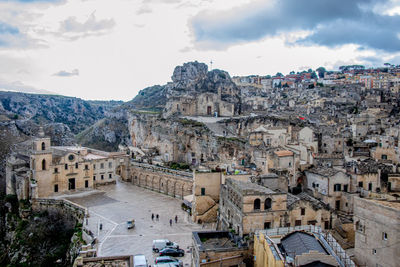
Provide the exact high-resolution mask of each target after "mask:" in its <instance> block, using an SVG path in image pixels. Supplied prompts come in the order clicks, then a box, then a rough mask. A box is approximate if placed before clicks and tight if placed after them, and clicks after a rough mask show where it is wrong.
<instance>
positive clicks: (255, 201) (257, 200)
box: [254, 198, 261, 210]
mask: <svg viewBox="0 0 400 267" xmlns="http://www.w3.org/2000/svg"><path fill="white" fill-rule="evenodd" d="M260 206H261V201H260V199H259V198H257V199H256V200H254V210H259V209H260Z"/></svg>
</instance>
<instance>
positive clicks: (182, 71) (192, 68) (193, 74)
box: [171, 61, 208, 88]
mask: <svg viewBox="0 0 400 267" xmlns="http://www.w3.org/2000/svg"><path fill="white" fill-rule="evenodd" d="M207 71H208V67H207V65H206V64H204V63H199V62H197V61H195V62H188V63H185V64H183V65H182V66H177V67H175V70H174V74H173V75H172V77H171V79H172V81H173V83H174V85H175V86H182V87H183V88H187V87H188V85H190V84H192V83H193V82H196V81H198V80H200V79H203V78H205V77H206V75H207Z"/></svg>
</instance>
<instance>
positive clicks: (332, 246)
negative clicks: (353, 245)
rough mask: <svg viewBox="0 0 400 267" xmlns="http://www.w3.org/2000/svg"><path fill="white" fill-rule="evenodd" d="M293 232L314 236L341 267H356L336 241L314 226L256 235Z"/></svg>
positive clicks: (269, 231) (277, 234) (275, 234)
mask: <svg viewBox="0 0 400 267" xmlns="http://www.w3.org/2000/svg"><path fill="white" fill-rule="evenodd" d="M295 231H305V232H310V233H313V234H315V235H316V236H317V237H318V239H319V241H320V242H321V243H322V245H323V246H324V247H325V249H326V250H327V251H328V252H329V253H330V254H331V255H332V256H333V257H334V258H335V259H336V260H337V262H338V263H339V265H340V266H341V267H356V265H355V264H354V262H353V261H352V260H351V258H350V256H349V255H347V253H346V251H345V250H344V249H343V248H342V247H341V246H340V244H339V243H338V242H337V241H336V239H335V238H334V237H333V236H332V235H331V234H330V233H329V232H327V231H323V230H322V229H321V227H319V226H314V225H301V226H295V227H281V228H274V229H267V230H260V231H257V234H260V233H264V234H265V235H266V236H269V237H273V236H284V235H287V234H290V233H292V232H295Z"/></svg>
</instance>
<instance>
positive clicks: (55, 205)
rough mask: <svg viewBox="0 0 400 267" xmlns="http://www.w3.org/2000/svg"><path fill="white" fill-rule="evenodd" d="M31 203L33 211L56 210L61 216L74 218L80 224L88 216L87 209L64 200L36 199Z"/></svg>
mask: <svg viewBox="0 0 400 267" xmlns="http://www.w3.org/2000/svg"><path fill="white" fill-rule="evenodd" d="M31 201H32V209H33V210H35V211H41V210H48V209H56V210H58V211H59V212H61V213H63V214H67V215H69V216H71V217H73V218H75V220H76V221H77V222H80V223H82V222H83V219H84V218H85V217H88V216H89V212H88V210H87V208H85V207H82V206H80V205H78V204H76V203H73V202H71V201H69V200H66V199H50V198H36V199H32V200H31Z"/></svg>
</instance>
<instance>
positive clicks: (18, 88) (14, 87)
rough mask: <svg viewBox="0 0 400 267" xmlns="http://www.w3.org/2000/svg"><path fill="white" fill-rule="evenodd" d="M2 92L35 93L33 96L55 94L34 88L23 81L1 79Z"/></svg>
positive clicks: (0, 87)
mask: <svg viewBox="0 0 400 267" xmlns="http://www.w3.org/2000/svg"><path fill="white" fill-rule="evenodd" d="M0 90H1V91H12V92H22V93H33V94H54V92H51V91H47V90H43V89H38V88H36V87H34V86H30V85H26V84H24V83H23V82H21V81H14V82H9V81H5V80H1V79H0Z"/></svg>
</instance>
